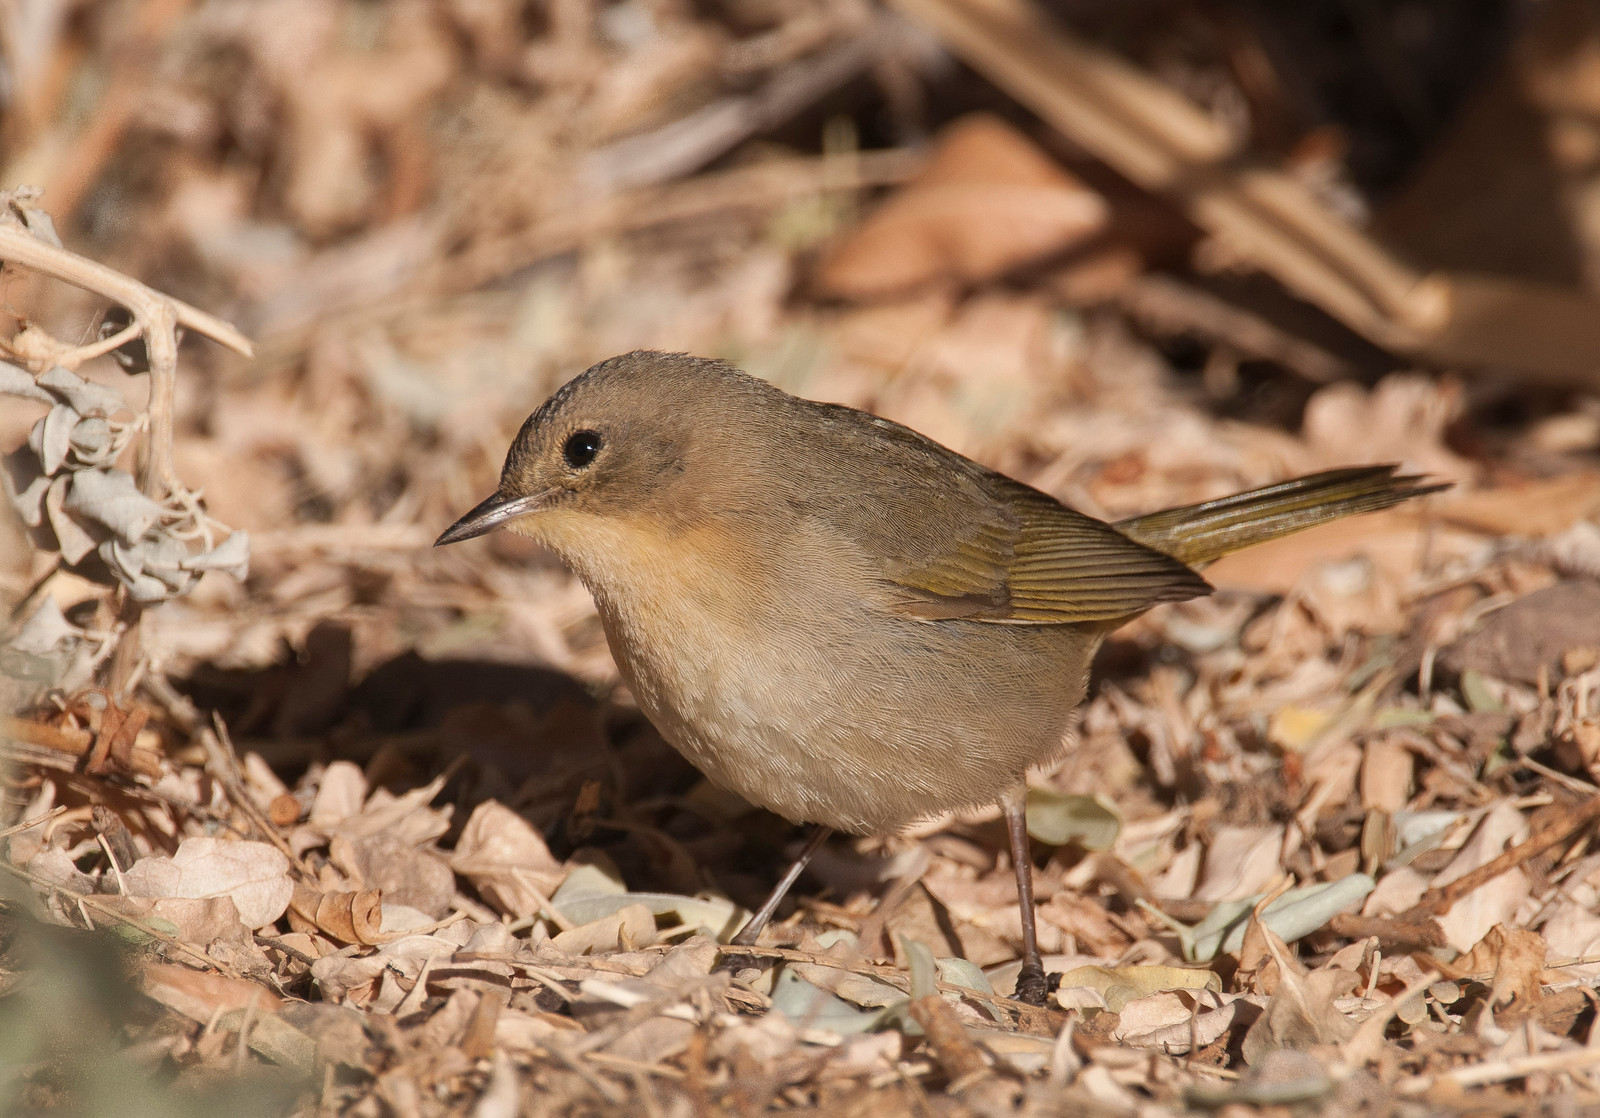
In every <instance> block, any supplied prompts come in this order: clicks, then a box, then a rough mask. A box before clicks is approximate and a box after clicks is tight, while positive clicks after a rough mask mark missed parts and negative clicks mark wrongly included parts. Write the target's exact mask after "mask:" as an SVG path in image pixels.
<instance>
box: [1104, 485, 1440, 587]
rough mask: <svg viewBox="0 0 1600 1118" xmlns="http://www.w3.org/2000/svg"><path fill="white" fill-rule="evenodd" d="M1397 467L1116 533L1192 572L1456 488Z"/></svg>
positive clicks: (1236, 499) (1203, 508) (1276, 489)
mask: <svg viewBox="0 0 1600 1118" xmlns="http://www.w3.org/2000/svg"><path fill="white" fill-rule="evenodd" d="M1397 469H1399V467H1398V466H1393V465H1390V466H1356V467H1352V468H1350V469H1343V470H1328V471H1326V472H1324V473H1320V474H1309V475H1307V476H1306V477H1301V478H1295V479H1294V480H1293V481H1285V482H1280V483H1279V484H1277V485H1269V486H1267V487H1266V488H1264V489H1252V490H1250V491H1249V492H1247V493H1235V494H1234V495H1233V496H1231V497H1223V498H1221V499H1220V500H1216V501H1205V502H1203V503H1201V504H1198V505H1184V506H1183V507H1182V508H1175V509H1163V510H1162V511H1161V512H1153V513H1150V514H1149V515H1148V516H1135V517H1133V518H1132V519H1130V520H1122V521H1118V522H1117V524H1116V529H1117V531H1119V532H1121V533H1122V534H1123V535H1125V536H1128V537H1130V538H1132V539H1134V540H1137V541H1138V542H1139V543H1142V544H1144V545H1145V546H1147V547H1153V548H1155V549H1156V550H1157V551H1162V552H1165V553H1166V554H1168V555H1170V556H1172V557H1173V558H1174V559H1177V560H1180V561H1181V562H1184V563H1187V564H1189V565H1190V566H1191V567H1199V566H1203V565H1204V564H1206V563H1209V562H1211V561H1212V560H1214V559H1220V558H1222V557H1223V556H1224V555H1227V554H1228V553H1229V552H1232V551H1239V550H1241V549H1243V548H1246V547H1251V546H1254V545H1255V544H1258V543H1265V542H1267V541H1268V540H1275V539H1277V538H1278V537H1279V536H1287V535H1289V534H1290V533H1291V532H1298V531H1300V530H1301V529H1302V528H1310V527H1312V526H1313V525H1316V524H1322V523H1325V522H1326V521H1329V520H1337V519H1339V518H1340V517H1341V516H1354V515H1355V514H1356V513H1362V512H1375V511H1377V510H1378V509H1386V508H1388V507H1389V506H1390V505H1397V504H1399V503H1400V502H1401V501H1409V500H1410V499H1411V498H1412V497H1420V496H1422V495H1423V494H1425V493H1437V492H1439V491H1440V490H1441V489H1449V488H1450V483H1448V482H1445V483H1443V484H1439V483H1429V482H1428V481H1427V479H1426V478H1421V477H1415V476H1409V475H1401V476H1399V477H1396V476H1395V471H1396V470H1397Z"/></svg>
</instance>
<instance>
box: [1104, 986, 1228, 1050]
mask: <svg viewBox="0 0 1600 1118" xmlns="http://www.w3.org/2000/svg"><path fill="white" fill-rule="evenodd" d="M1241 1004H1242V1005H1255V1004H1259V1003H1258V1002H1257V1001H1256V1000H1255V999H1253V998H1252V997H1250V996H1249V995H1245V994H1218V993H1215V992H1213V991H1210V990H1202V991H1184V992H1181V993H1180V992H1167V993H1160V994H1147V995H1146V996H1145V997H1142V998H1138V999H1135V1000H1134V1001H1131V1002H1129V1003H1127V1004H1126V1005H1125V1006H1123V1007H1122V1012H1121V1013H1120V1014H1118V1023H1117V1027H1116V1030H1115V1032H1113V1034H1112V1036H1113V1038H1114V1039H1115V1040H1116V1041H1117V1042H1118V1043H1119V1044H1125V1045H1127V1046H1128V1047H1130V1048H1153V1049H1155V1050H1157V1051H1159V1052H1165V1053H1167V1054H1169V1055H1182V1054H1183V1053H1185V1052H1190V1051H1194V1050H1196V1049H1198V1048H1204V1047H1205V1046H1206V1045H1208V1044H1211V1043H1212V1042H1214V1041H1215V1040H1217V1038H1219V1037H1221V1036H1222V1035H1223V1034H1224V1033H1226V1032H1227V1031H1228V1029H1229V1028H1230V1027H1231V1026H1232V1025H1233V1022H1234V1021H1235V1020H1236V1018H1237V1014H1238V1012H1239V1007H1240V1005H1241Z"/></svg>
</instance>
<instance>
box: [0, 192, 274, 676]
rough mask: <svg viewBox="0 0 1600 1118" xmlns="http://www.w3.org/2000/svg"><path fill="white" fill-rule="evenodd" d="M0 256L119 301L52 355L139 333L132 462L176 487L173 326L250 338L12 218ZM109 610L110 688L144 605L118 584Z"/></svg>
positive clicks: (243, 343) (142, 481) (0, 237)
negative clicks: (104, 319) (124, 321)
mask: <svg viewBox="0 0 1600 1118" xmlns="http://www.w3.org/2000/svg"><path fill="white" fill-rule="evenodd" d="M0 260H4V261H7V262H9V263H12V264H18V265H21V266H22V267H24V268H30V269H32V270H34V271H36V272H42V273H43V274H45V275H47V276H53V277H54V278H56V279H59V280H62V281H63V282H66V283H70V284H72V285H73V286H74V287H80V288H82V289H83V290H85V291H92V292H94V293H95V294H96V295H101V296H103V297H105V298H107V299H110V300H111V301H112V302H115V303H117V304H119V305H120V306H123V307H126V308H127V310H128V311H129V313H131V314H132V315H133V323H132V324H131V325H130V326H129V327H128V328H127V329H124V330H121V331H119V332H118V333H117V334H116V335H115V336H114V337H111V338H108V339H105V340H104V341H103V342H100V343H96V344H93V345H89V346H80V347H78V348H77V349H74V350H68V351H66V352H65V353H62V354H58V355H57V362H63V361H64V362H67V363H71V364H79V363H82V362H83V361H86V360H88V359H89V358H91V357H95V356H99V354H100V353H103V352H108V351H109V350H110V349H113V348H115V347H116V346H117V345H121V344H123V343H124V342H127V341H131V340H132V339H133V338H135V337H142V338H144V344H145V353H146V356H147V357H148V360H149V365H150V402H149V405H148V409H147V411H148V414H149V417H150V426H149V430H148V432H147V433H146V435H145V441H144V453H143V455H142V456H141V460H140V464H139V487H140V489H142V490H143V491H144V493H145V494H146V495H147V496H149V497H151V498H153V499H155V500H157V501H159V500H161V499H162V498H164V497H165V496H166V495H167V494H168V493H173V492H178V491H180V490H181V489H182V486H181V485H180V484H179V482H178V478H177V474H176V472H175V471H174V470H173V466H172V434H173V411H174V403H175V400H176V397H177V385H178V328H179V327H180V326H182V327H186V328H188V329H190V330H194V331H195V332H197V333H200V334H204V335H205V336H206V337H208V338H211V339H212V340H213V341H216V342H218V343H219V344H221V345H224V346H227V347H228V348H229V349H231V350H233V351H235V352H236V353H241V354H243V355H245V356H246V357H249V356H251V355H252V354H253V352H254V351H253V349H252V347H251V345H250V339H248V338H246V337H245V336H244V335H243V334H241V333H240V332H239V331H238V330H237V329H236V328H235V327H234V326H233V325H231V324H230V323H227V322H224V321H223V320H222V319H220V318H217V317H215V316H214V315H209V314H207V313H206V312H204V311H202V310H199V309H198V308H195V307H191V306H189V305H188V304H187V303H184V302H181V301H180V300H177V299H172V298H170V297H168V296H166V295H162V294H161V293H160V292H158V291H156V290H155V289H153V288H150V287H147V286H145V285H144V284H142V283H140V282H139V281H138V280H136V279H134V278H132V277H131V276H127V275H124V274H123V273H121V272H119V271H117V270H116V269H115V268H108V267H107V266H106V265H104V264H101V263H99V262H97V261H94V260H90V259H89V258H88V257H85V256H79V255H78V254H77V253H75V252H69V251H68V250H66V249H63V248H57V247H56V246H55V245H52V244H49V243H48V242H46V241H42V240H40V239H39V238H37V237H35V236H33V235H32V234H31V233H29V232H28V231H27V230H26V229H24V228H22V227H21V226H20V225H18V224H14V223H11V222H0ZM114 612H115V615H116V620H117V621H118V622H120V623H122V625H123V634H122V639H121V640H120V641H119V642H118V644H117V649H116V654H115V655H114V656H113V657H112V660H111V669H110V680H109V683H110V689H111V692H112V693H113V694H122V693H123V692H124V691H126V690H127V688H128V686H129V683H130V681H131V680H132V678H133V674H134V669H135V667H136V665H137V664H138V662H139V618H140V615H141V613H142V612H143V610H142V608H141V607H140V605H139V603H138V602H135V601H134V600H133V599H132V598H131V597H129V596H128V594H127V593H126V592H125V591H118V593H117V596H116V600H115V606H114Z"/></svg>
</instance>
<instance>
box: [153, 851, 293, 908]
mask: <svg viewBox="0 0 1600 1118" xmlns="http://www.w3.org/2000/svg"><path fill="white" fill-rule="evenodd" d="M123 878H124V880H125V881H126V882H127V886H128V892H129V893H130V894H131V895H133V896H136V897H228V898H230V899H231V900H232V901H233V904H234V906H235V907H236V908H237V909H238V910H239V918H240V919H241V920H242V921H244V923H245V926H246V927H250V928H261V927H265V926H266V925H268V924H270V923H272V922H273V921H274V920H276V919H277V918H278V917H280V916H282V915H283V913H284V910H285V909H286V908H288V907H289V898H290V896H291V895H292V894H293V893H294V884H293V882H292V881H290V879H289V859H288V858H286V857H284V855H283V854H282V853H281V852H280V851H279V850H277V848H275V847H272V846H269V845H268V844H266V843H264V842H229V841H226V840H224V839H215V838H205V837H196V838H187V839H184V840H183V842H182V844H180V845H179V847H178V852H177V853H176V854H174V855H173V856H172V857H171V858H141V859H140V860H139V861H138V862H136V863H134V865H133V866H132V867H130V868H129V869H128V871H127V872H126V873H125V874H124V875H123Z"/></svg>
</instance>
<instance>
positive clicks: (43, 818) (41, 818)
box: [0, 804, 67, 839]
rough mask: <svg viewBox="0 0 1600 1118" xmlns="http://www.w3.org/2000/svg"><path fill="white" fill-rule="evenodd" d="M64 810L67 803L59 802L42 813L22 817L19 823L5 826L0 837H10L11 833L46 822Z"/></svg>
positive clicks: (0, 832)
mask: <svg viewBox="0 0 1600 1118" xmlns="http://www.w3.org/2000/svg"><path fill="white" fill-rule="evenodd" d="M66 810H67V805H66V804H61V805H59V806H57V807H53V808H51V809H50V810H49V811H47V812H45V813H44V814H43V815H35V816H34V817H33V818H32V819H24V820H23V821H22V822H21V823H17V824H14V825H12V826H10V827H7V828H6V829H5V830H3V831H0V839H3V838H10V837H11V836H12V835H16V834H21V833H22V832H23V831H27V830H31V829H32V828H34V827H37V826H39V824H41V823H48V822H50V820H52V819H54V818H55V817H56V816H58V815H60V814H61V813H62V812H64V811H66Z"/></svg>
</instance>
